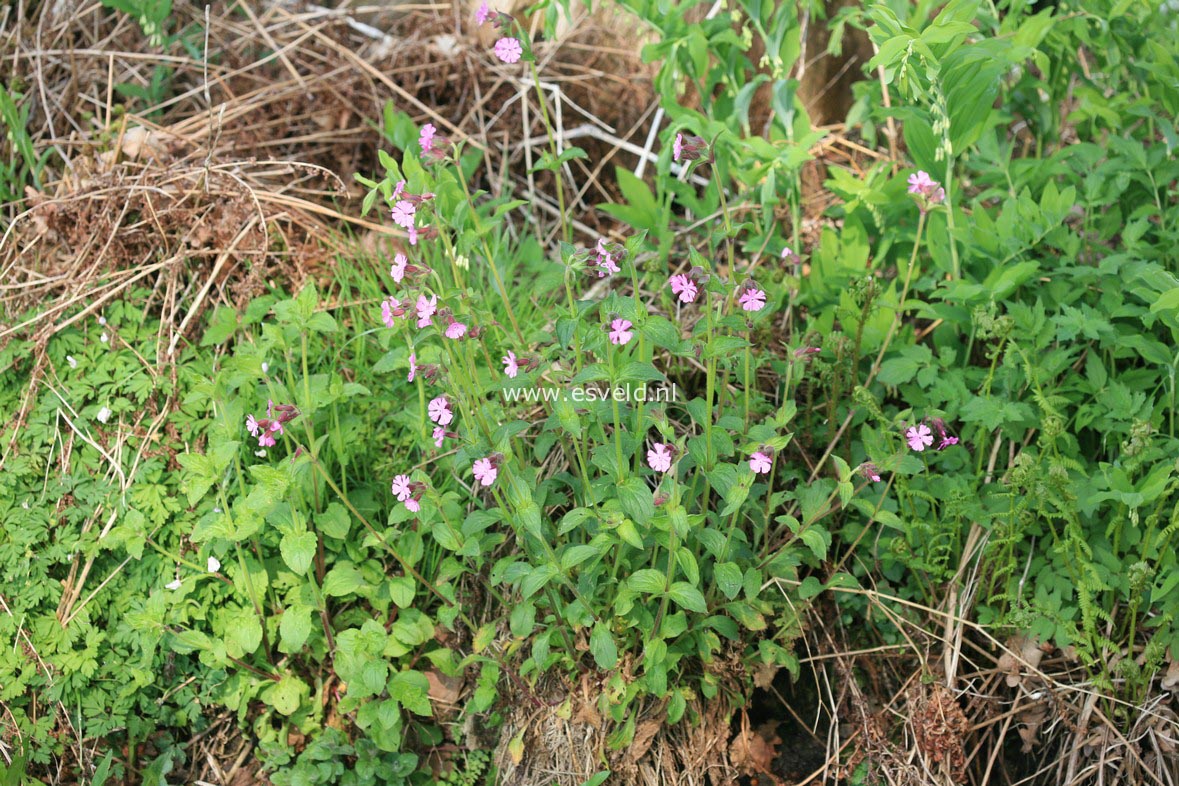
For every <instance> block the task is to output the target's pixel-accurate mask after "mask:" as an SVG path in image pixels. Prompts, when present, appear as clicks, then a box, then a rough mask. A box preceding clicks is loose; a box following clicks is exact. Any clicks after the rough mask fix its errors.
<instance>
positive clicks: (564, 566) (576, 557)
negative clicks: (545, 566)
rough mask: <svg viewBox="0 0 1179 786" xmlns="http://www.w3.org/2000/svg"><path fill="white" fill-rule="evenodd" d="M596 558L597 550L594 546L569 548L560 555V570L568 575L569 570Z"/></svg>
mask: <svg viewBox="0 0 1179 786" xmlns="http://www.w3.org/2000/svg"><path fill="white" fill-rule="evenodd" d="M596 556H598V549H597V547H596V546H590V545H573V546H569V547H567V548H566V549H565V551H564V552H562V554H561V570H563V571H565V572H566V573H568V572H569V571H570V570H572V569H573V568H575V567H577V566H578V565H580V564H581V563H583V562H585V561H586V560H587V559H592V558H594V557H596Z"/></svg>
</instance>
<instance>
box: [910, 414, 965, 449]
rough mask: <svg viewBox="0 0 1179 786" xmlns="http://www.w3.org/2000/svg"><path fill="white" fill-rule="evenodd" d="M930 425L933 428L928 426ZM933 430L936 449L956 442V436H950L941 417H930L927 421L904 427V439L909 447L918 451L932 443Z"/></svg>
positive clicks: (944, 447)
mask: <svg viewBox="0 0 1179 786" xmlns="http://www.w3.org/2000/svg"><path fill="white" fill-rule="evenodd" d="M930 425H932V426H933V428H932V429H931V428H930ZM934 432H937V440H938V444H937V449H938V450H945V449H946V448H948V447H950V446H951V445H957V444H958V438H957V437H955V436H951V435H950V433H949V432H948V431H947V430H946V422H945V421H944V420H942V419H941V418H931V419H930V420H929V421H928V424H927V423H924V422H923V423H918V424H917V425H916V426H910V427H909V428H907V429H905V441H906V442H908V443H909V447H910V448H912V449H913V450H915V451H917V452H918V453H920V452H921V451H923V450H925V449H926V448H928V447H931V446H932V445H933V440H934Z"/></svg>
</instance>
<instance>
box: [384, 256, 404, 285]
mask: <svg viewBox="0 0 1179 786" xmlns="http://www.w3.org/2000/svg"><path fill="white" fill-rule="evenodd" d="M408 265H409V260H408V259H406V258H405V254H398V255H397V256H395V257H393V264H392V265H390V266H389V275H391V276H393V280H394V281H396V282H397V283H398V284H400V283H401V280H402V279H403V278H405V268H406V267H407V266H408Z"/></svg>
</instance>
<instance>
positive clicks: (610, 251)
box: [593, 237, 626, 278]
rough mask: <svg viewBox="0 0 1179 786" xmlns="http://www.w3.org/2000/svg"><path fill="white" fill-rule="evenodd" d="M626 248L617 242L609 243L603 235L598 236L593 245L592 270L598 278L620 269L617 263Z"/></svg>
mask: <svg viewBox="0 0 1179 786" xmlns="http://www.w3.org/2000/svg"><path fill="white" fill-rule="evenodd" d="M625 256H626V248H625V247H624V246H621V245H619V244H618V243H611V242H609V241H607V240H606V238H604V237H600V238H598V244H597V246H595V247H594V268H593V269H594V271H595V272H597V274H598V278H605V277H607V276H612V275H614V274H615V273H618V272H619V271H621V270H622V268H620V267H619V266H618V263H619V262H620V261H621V260H622V259H623V258H625Z"/></svg>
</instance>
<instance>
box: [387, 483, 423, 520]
mask: <svg viewBox="0 0 1179 786" xmlns="http://www.w3.org/2000/svg"><path fill="white" fill-rule="evenodd" d="M425 491H426V484H425V483H418V482H417V481H411V480H410V479H409V475H397V476H396V477H394V478H393V494H394V495H396V497H397V501H398V502H403V503H405V507H406V510H408V511H409V512H410V513H417V512H418V511H419V510H421V509H422V494H423V493H424V492H425Z"/></svg>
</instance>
